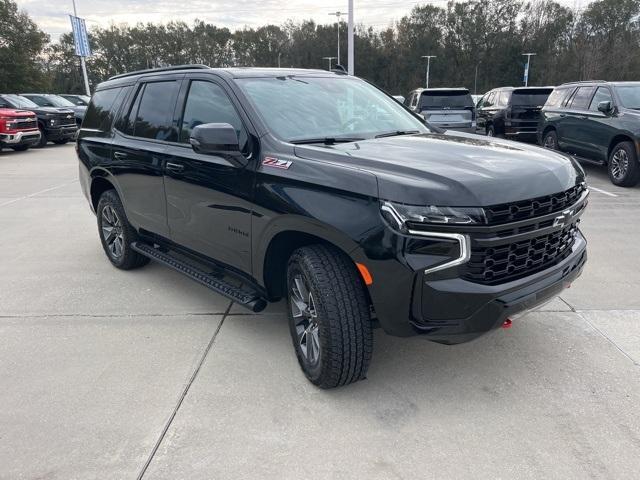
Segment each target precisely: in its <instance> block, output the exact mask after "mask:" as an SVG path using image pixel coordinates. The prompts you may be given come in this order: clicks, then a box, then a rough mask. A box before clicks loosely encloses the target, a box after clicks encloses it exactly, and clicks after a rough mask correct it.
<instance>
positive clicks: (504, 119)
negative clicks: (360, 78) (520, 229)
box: [404, 81, 640, 187]
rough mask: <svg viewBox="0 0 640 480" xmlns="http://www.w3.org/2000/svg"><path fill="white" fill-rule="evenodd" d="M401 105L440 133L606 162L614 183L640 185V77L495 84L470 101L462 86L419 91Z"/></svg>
mask: <svg viewBox="0 0 640 480" xmlns="http://www.w3.org/2000/svg"><path fill="white" fill-rule="evenodd" d="M404 103H405V105H406V106H407V107H408V108H409V109H411V110H413V111H414V112H415V113H418V114H420V115H422V116H423V117H424V118H425V119H426V120H427V121H428V122H429V123H431V124H432V125H435V126H438V127H441V128H443V129H445V130H454V131H462V132H471V133H478V134H483V135H487V136H490V137H503V138H508V139H512V140H523V141H532V142H538V143H539V144H540V145H541V146H543V147H546V148H550V149H553V150H560V151H563V152H566V153H568V154H570V155H572V156H574V157H576V158H577V159H578V160H585V161H590V162H595V163H597V164H600V165H603V166H606V167H607V170H608V173H609V178H610V179H611V182H612V183H613V184H615V185H618V186H622V187H630V186H634V185H636V184H638V182H640V163H639V161H638V158H639V156H640V155H639V153H640V152H639V150H640V82H605V81H586V82H573V83H566V84H563V85H560V86H559V87H499V88H495V89H493V90H491V91H489V92H487V93H485V94H484V95H482V96H481V97H480V98H479V99H478V100H477V102H475V103H474V100H473V98H472V95H470V93H469V90H467V89H465V88H430V89H423V88H421V89H417V90H414V91H413V92H411V93H410V94H409V96H408V97H407V99H406V100H405V102H404Z"/></svg>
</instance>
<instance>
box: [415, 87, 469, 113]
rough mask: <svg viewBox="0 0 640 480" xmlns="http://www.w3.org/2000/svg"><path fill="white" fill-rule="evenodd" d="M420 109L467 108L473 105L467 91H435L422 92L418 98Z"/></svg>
mask: <svg viewBox="0 0 640 480" xmlns="http://www.w3.org/2000/svg"><path fill="white" fill-rule="evenodd" d="M420 107H421V108H422V109H426V108H428V109H438V110H440V109H443V108H468V107H473V99H472V98H471V95H469V92H468V91H464V90H454V91H450V92H447V91H437V92H422V98H421V99H420Z"/></svg>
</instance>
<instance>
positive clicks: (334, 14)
mask: <svg viewBox="0 0 640 480" xmlns="http://www.w3.org/2000/svg"><path fill="white" fill-rule="evenodd" d="M329 15H332V16H335V17H336V18H337V19H338V57H337V58H338V65H340V17H341V16H342V15H344V13H343V12H333V13H330V14H329Z"/></svg>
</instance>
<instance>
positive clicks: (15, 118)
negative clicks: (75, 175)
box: [0, 93, 88, 151]
mask: <svg viewBox="0 0 640 480" xmlns="http://www.w3.org/2000/svg"><path fill="white" fill-rule="evenodd" d="M82 100H83V101H84V100H87V101H88V99H87V98H86V97H85V98H83V99H82ZM77 101H80V99H78V100H77ZM86 109H87V107H86V105H84V106H82V105H77V104H76V103H73V102H71V101H70V100H68V99H65V98H63V97H62V96H58V95H51V94H32V93H29V94H24V95H17V94H0V119H1V120H0V123H1V125H0V149H2V148H3V147H7V148H11V149H13V150H16V151H22V150H26V149H28V148H30V147H32V146H37V147H44V146H45V145H46V144H47V143H48V142H53V143H56V144H64V143H67V142H69V141H71V140H74V139H75V137H76V134H77V132H78V127H79V126H80V124H81V123H82V119H83V118H84V114H85V111H86ZM34 120H35V121H34Z"/></svg>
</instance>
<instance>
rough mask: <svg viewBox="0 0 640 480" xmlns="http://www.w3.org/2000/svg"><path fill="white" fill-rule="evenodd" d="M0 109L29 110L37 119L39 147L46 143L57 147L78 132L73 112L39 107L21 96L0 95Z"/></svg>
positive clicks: (65, 109)
mask: <svg viewBox="0 0 640 480" xmlns="http://www.w3.org/2000/svg"><path fill="white" fill-rule="evenodd" d="M0 108H14V109H22V110H29V111H31V112H34V113H35V114H36V116H37V117H38V129H39V130H40V141H39V143H38V146H39V147H44V146H45V145H46V144H47V143H48V142H50V141H51V142H53V143H56V144H59V145H62V144H65V143H67V142H69V141H70V140H73V139H74V138H75V136H76V133H77V132H78V126H77V124H76V120H75V114H74V113H73V110H70V109H68V108H58V107H41V106H40V105H38V104H36V103H34V102H32V101H31V100H29V99H28V98H25V97H23V96H21V95H15V94H6V95H0Z"/></svg>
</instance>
